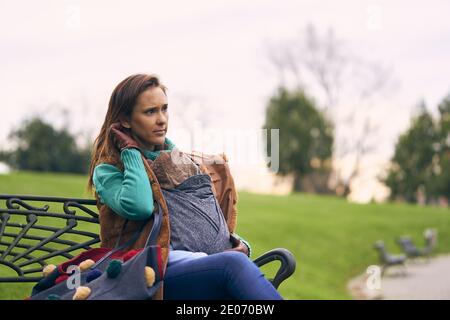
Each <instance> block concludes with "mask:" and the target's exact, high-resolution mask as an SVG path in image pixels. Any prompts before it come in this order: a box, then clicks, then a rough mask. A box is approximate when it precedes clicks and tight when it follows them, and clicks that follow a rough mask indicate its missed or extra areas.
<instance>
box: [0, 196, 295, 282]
mask: <svg viewBox="0 0 450 320" xmlns="http://www.w3.org/2000/svg"><path fill="white" fill-rule="evenodd" d="M0 200H5V202H4V203H3V201H2V204H1V205H0V267H2V265H3V266H4V267H6V269H7V270H8V269H9V271H10V272H8V273H12V275H9V274H8V275H6V276H3V274H4V272H3V271H2V270H4V269H5V268H4V267H3V268H0V283H1V282H37V281H39V280H41V279H42V277H43V276H42V269H43V268H44V267H45V266H46V265H48V264H58V263H61V262H63V261H66V260H68V259H71V258H72V257H74V256H76V255H77V254H79V253H80V252H82V251H84V250H88V249H91V248H93V247H98V246H99V244H100V238H99V229H100V225H99V215H98V210H97V206H96V201H95V200H93V199H72V198H61V197H44V196H33V195H5V194H0ZM276 260H278V261H280V262H281V265H280V267H279V269H278V271H277V273H276V275H275V277H274V278H273V279H269V280H270V281H271V283H272V284H273V286H274V287H275V288H277V289H278V287H279V285H280V284H281V282H283V281H284V280H286V279H287V278H288V277H290V276H291V275H292V274H293V273H294V271H295V268H296V261H295V258H294V256H293V255H292V253H291V252H289V251H288V250H287V249H284V248H277V249H273V250H270V251H268V252H266V253H264V254H263V255H262V256H260V257H258V258H257V259H255V260H254V261H253V262H254V263H255V264H256V265H257V266H258V267H261V266H263V265H266V264H267V263H269V262H272V261H276Z"/></svg>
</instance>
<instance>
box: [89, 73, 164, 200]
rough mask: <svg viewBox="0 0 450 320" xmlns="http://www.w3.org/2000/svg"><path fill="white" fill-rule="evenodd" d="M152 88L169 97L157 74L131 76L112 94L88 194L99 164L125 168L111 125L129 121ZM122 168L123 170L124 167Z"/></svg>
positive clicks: (96, 145) (91, 168)
mask: <svg viewBox="0 0 450 320" xmlns="http://www.w3.org/2000/svg"><path fill="white" fill-rule="evenodd" d="M151 87H159V88H161V89H162V90H163V91H164V94H166V95H167V93H166V91H167V88H166V87H165V86H164V85H163V84H162V83H161V82H160V80H159V77H158V76H157V75H156V74H134V75H131V76H129V77H127V78H126V79H124V80H122V81H121V82H120V83H119V84H118V85H117V86H116V88H115V89H114V91H113V92H112V94H111V98H110V99H109V105H108V111H106V116H105V121H104V122H103V125H102V128H101V129H100V133H99V135H98V136H97V138H96V139H95V140H94V145H93V148H92V157H91V163H90V166H89V181H88V185H87V191H88V192H92V189H93V180H92V177H93V174H94V169H95V166H96V165H97V164H100V163H103V162H104V163H114V164H119V165H120V166H123V164H122V163H121V162H120V153H119V149H118V148H117V147H116V145H115V144H114V140H113V137H112V135H111V133H110V127H111V124H113V123H115V122H118V121H119V120H123V119H129V118H130V117H131V113H132V112H133V108H134V106H135V105H136V101H137V98H138V97H139V95H140V94H141V93H142V92H143V91H145V90H147V89H149V88H151ZM121 168H122V169H123V167H121Z"/></svg>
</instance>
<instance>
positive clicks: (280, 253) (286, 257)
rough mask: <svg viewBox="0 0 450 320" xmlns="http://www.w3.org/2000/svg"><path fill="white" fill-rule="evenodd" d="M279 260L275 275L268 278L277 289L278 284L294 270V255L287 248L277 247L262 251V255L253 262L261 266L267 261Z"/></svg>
mask: <svg viewBox="0 0 450 320" xmlns="http://www.w3.org/2000/svg"><path fill="white" fill-rule="evenodd" d="M275 260H279V261H280V262H281V266H280V268H279V269H278V272H277V273H276V275H275V277H274V278H273V279H269V280H270V282H271V283H272V284H273V286H274V287H275V288H276V289H278V286H279V285H280V284H281V282H283V281H284V280H286V279H287V278H289V277H290V276H291V275H292V274H293V273H294V271H295V266H296V263H295V257H294V255H293V254H292V253H291V252H290V251H289V250H287V249H284V248H277V249H273V250H270V251H268V252H266V253H264V254H263V255H262V256H260V257H258V258H256V259H255V260H254V261H253V262H254V263H255V264H256V265H257V266H258V267H261V266H263V265H265V264H267V263H269V262H272V261H275Z"/></svg>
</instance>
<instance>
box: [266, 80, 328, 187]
mask: <svg viewBox="0 0 450 320" xmlns="http://www.w3.org/2000/svg"><path fill="white" fill-rule="evenodd" d="M273 128H279V129H280V133H279V138H280V141H279V145H280V147H281V148H280V153H279V156H280V159H279V171H278V174H280V175H287V174H293V175H294V190H296V191H302V189H304V188H303V186H304V184H303V183H302V179H305V178H307V177H308V176H310V175H311V174H312V173H314V172H322V173H325V174H328V173H329V171H330V167H331V165H330V158H331V155H332V147H333V127H332V125H331V123H330V122H329V121H328V120H327V119H326V117H325V115H323V114H322V113H321V112H320V111H318V110H317V108H316V106H315V104H314V101H313V100H312V99H311V98H309V97H308V96H306V94H305V93H304V92H303V91H302V90H297V91H294V92H289V91H287V90H286V89H285V88H283V87H279V88H278V92H277V93H276V94H275V95H274V96H273V97H272V98H271V99H270V101H269V103H268V106H267V109H266V121H265V124H264V129H268V130H270V129H273ZM268 142H269V149H271V146H270V139H269V140H268ZM325 182H326V181H325ZM315 188H316V191H317V192H321V191H322V192H324V189H326V186H323V185H322V186H320V185H315Z"/></svg>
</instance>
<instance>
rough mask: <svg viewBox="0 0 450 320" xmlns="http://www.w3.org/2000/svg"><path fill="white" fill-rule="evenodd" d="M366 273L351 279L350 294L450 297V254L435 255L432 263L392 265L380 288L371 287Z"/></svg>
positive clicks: (365, 296)
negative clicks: (368, 285)
mask: <svg viewBox="0 0 450 320" xmlns="http://www.w3.org/2000/svg"><path fill="white" fill-rule="evenodd" d="M366 280H367V275H362V276H360V277H357V278H355V279H352V280H351V281H350V282H349V291H350V294H351V295H352V296H353V297H354V298H356V299H387V300H398V299H404V300H419V299H423V300H430V299H433V300H434V299H437V300H443V299H444V300H450V255H445V256H436V257H433V258H431V259H430V261H429V262H425V261H417V262H408V263H407V264H406V275H403V274H402V268H401V267H399V268H397V267H392V268H389V269H388V270H387V271H386V274H385V275H384V276H383V277H382V280H381V288H380V290H369V289H368V288H367V285H366Z"/></svg>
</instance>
